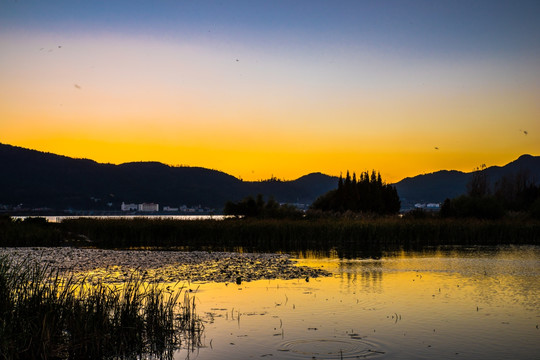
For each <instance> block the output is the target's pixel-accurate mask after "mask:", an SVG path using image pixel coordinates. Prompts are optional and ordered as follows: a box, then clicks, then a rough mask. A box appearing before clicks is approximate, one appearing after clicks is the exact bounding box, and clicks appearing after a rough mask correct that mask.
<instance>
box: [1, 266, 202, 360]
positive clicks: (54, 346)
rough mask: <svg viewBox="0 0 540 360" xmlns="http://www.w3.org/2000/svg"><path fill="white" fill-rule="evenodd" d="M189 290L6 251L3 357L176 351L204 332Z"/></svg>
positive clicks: (86, 356) (132, 355)
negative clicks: (92, 279)
mask: <svg viewBox="0 0 540 360" xmlns="http://www.w3.org/2000/svg"><path fill="white" fill-rule="evenodd" d="M181 293H182V290H181V289H179V290H178V291H176V292H174V293H168V292H165V291H164V290H163V289H162V288H161V287H159V286H158V285H156V284H154V285H150V284H148V283H146V282H145V279H144V278H143V277H142V276H139V275H133V276H132V277H131V279H130V280H129V281H127V282H126V283H124V284H122V286H121V287H111V286H108V285H106V284H103V283H98V284H88V283H85V281H84V279H83V280H75V278H74V277H73V276H63V275H61V274H60V273H59V272H58V271H55V270H52V269H49V268H47V267H43V266H40V265H38V264H35V263H28V262H23V263H21V264H14V263H12V262H10V261H9V259H7V258H6V257H0V358H4V359H30V358H31V359H37V358H42V359H68V358H71V359H103V358H141V357H143V356H146V357H156V358H172V355H173V352H174V351H175V350H176V349H178V348H180V347H182V346H183V347H187V348H194V347H195V346H198V345H199V344H200V341H201V335H202V332H203V325H202V322H201V320H200V319H199V317H198V316H197V315H196V313H195V302H194V301H193V299H190V298H189V296H188V294H187V293H185V292H184V293H185V294H186V295H185V296H186V297H185V298H184V299H183V301H182V299H181V295H180V294H181Z"/></svg>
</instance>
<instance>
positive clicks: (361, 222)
mask: <svg viewBox="0 0 540 360" xmlns="http://www.w3.org/2000/svg"><path fill="white" fill-rule="evenodd" d="M61 226H62V227H63V229H64V231H69V232H70V233H72V234H73V233H75V234H83V235H84V236H85V237H88V238H89V239H91V240H92V245H93V246H96V247H104V248H127V247H135V248H136V247H159V248H176V249H183V250H216V251H218V250H219V251H222V250H226V251H231V250H232V251H236V250H238V251H256V252H292V253H295V252H301V251H337V252H338V253H340V252H341V253H346V252H362V251H372V250H377V249H382V250H394V249H401V248H404V249H412V250H414V249H419V248H421V247H424V246H437V245H501V244H533V245H538V244H540V222H538V221H530V220H526V221H525V220H521V219H507V220H497V221H493V220H478V219H440V218H427V219H402V218H398V217H383V218H372V219H332V218H327V219H324V218H323V219H315V220H309V219H301V220H286V219H281V220H275V219H229V220H200V221H199V220H193V221H179V220H157V221H156V220H149V219H133V220H93V219H76V220H69V221H66V222H64V223H62V224H61ZM353 255H354V254H353Z"/></svg>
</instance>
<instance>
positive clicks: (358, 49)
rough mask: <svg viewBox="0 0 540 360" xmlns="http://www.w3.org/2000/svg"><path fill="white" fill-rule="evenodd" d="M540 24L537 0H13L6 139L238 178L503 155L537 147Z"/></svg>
mask: <svg viewBox="0 0 540 360" xmlns="http://www.w3.org/2000/svg"><path fill="white" fill-rule="evenodd" d="M539 18H540V2H539V1H517V2H512V1H332V2H331V1H223V2H217V1H215V2H210V1H152V2H151V1H23V0H19V1H3V0H2V1H0V142H3V143H9V144H13V145H19V146H25V147H30V148H35V149H39V150H43V151H51V152H57V153H61V154H64V155H68V156H77V157H88V158H92V159H95V160H98V161H102V162H113V163H119V162H125V161H138V160H157V161H163V162H165V163H169V164H185V165H193V166H205V167H210V168H215V169H219V170H223V171H225V172H228V173H231V174H232V175H235V176H240V177H243V178H244V179H260V178H267V177H269V176H270V175H274V176H278V177H280V178H295V177H297V176H300V175H303V174H305V173H307V172H311V171H322V172H325V173H329V174H339V172H340V171H344V170H346V169H350V170H352V171H362V170H365V169H371V168H376V169H379V170H380V171H381V172H382V174H383V177H386V178H387V179H388V180H389V181H397V180H400V179H401V178H403V177H405V176H411V175H415V174H417V173H423V172H430V171H435V170H438V169H442V168H452V169H459V170H465V171H470V170H472V168H474V167H476V166H479V165H480V164H484V163H485V164H487V165H500V164H504V163H506V162H508V161H511V160H513V159H515V158H516V157H517V156H519V155H520V154H522V153H531V154H533V155H538V153H539V152H540V136H539V134H540V105H539V104H540V21H538V19H539ZM59 46H60V47H59ZM525 131H526V132H527V134H525ZM436 148H438V149H436Z"/></svg>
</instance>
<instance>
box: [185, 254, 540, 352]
mask: <svg viewBox="0 0 540 360" xmlns="http://www.w3.org/2000/svg"><path fill="white" fill-rule="evenodd" d="M303 255H304V256H302V257H301V258H299V259H298V261H299V264H301V265H307V266H312V267H318V268H322V269H325V270H328V271H330V272H332V274H333V276H331V277H326V278H317V279H311V280H310V281H309V282H306V281H304V280H303V279H298V280H270V281H255V282H251V283H243V284H242V285H241V286H236V285H233V284H229V285H225V284H215V283H206V284H200V288H199V289H200V290H199V293H198V294H197V299H198V309H199V310H201V311H203V312H205V313H206V314H207V315H206V317H207V318H208V319H210V318H211V321H209V322H208V323H207V326H206V333H205V336H206V340H205V345H206V346H205V347H203V348H201V349H199V350H198V352H197V353H196V354H191V356H192V357H196V358H198V359H227V358H230V359H233V358H249V357H254V358H258V357H271V358H274V359H276V358H279V359H341V358H384V359H433V358H454V357H459V358H468V359H506V358H517V359H529V358H535V356H537V354H538V353H539V351H540V346H539V345H538V338H539V336H540V330H539V329H538V328H537V326H538V324H539V322H540V312H539V309H540V306H539V305H540V302H539V300H538V299H539V295H540V281H539V280H540V256H539V255H540V248H539V247H519V248H517V247H516V248H513V247H504V248H503V247H499V248H465V249H463V248H439V249H431V250H424V251H419V252H407V251H397V252H387V253H381V257H380V258H367V259H366V258H363V259H362V258H360V259H359V258H357V259H345V258H340V257H339V256H337V254H335V253H334V256H332V257H325V258H321V257H319V256H313V254H306V253H304V254H303ZM185 355H186V354H185V353H178V354H177V358H179V359H180V358H183V357H184V356H185Z"/></svg>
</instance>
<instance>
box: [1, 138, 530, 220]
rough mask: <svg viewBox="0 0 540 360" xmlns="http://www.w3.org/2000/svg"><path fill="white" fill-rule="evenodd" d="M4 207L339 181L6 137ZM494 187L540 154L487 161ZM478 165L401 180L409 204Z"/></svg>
mask: <svg viewBox="0 0 540 360" xmlns="http://www.w3.org/2000/svg"><path fill="white" fill-rule="evenodd" d="M0 168H1V169H2V171H1V172H0V209H1V206H2V204H4V205H10V206H15V205H18V204H23V205H24V207H25V208H40V207H48V208H53V209H58V210H61V209H77V210H79V209H100V210H119V209H120V204H121V203H122V202H126V203H142V202H155V203H158V204H160V206H161V207H163V206H166V205H168V206H172V207H178V206H180V205H187V206H198V205H201V206H203V207H210V208H215V209H217V210H218V211H219V210H220V209H222V207H223V206H224V204H225V202H226V201H229V200H230V201H239V200H241V199H243V198H244V197H246V196H248V195H256V194H263V195H264V196H266V197H268V196H273V197H274V198H275V200H276V201H278V202H281V203H300V204H311V203H312V202H313V201H315V199H317V198H318V197H319V196H320V195H323V194H325V193H326V192H328V191H330V190H333V189H335V188H337V180H338V179H337V178H336V177H332V176H328V175H324V174H321V173H312V174H308V175H305V176H302V177H300V178H298V179H296V180H292V181H282V180H277V179H270V180H265V181H255V182H252V181H242V180H240V179H237V178H236V177H234V176H231V175H228V174H226V173H224V172H221V171H216V170H210V169H205V168H201V167H173V166H169V165H165V164H162V163H159V162H133V163H125V164H120V165H113V164H101V163H97V162H95V161H93V160H88V159H73V158H70V157H66V156H61V155H55V154H50V153H44V152H39V151H35V150H29V149H24V148H21V147H16V146H11V145H4V144H0ZM484 171H486V174H487V178H488V180H489V182H490V184H491V186H492V187H493V186H494V184H495V182H496V181H497V180H499V179H500V178H501V177H503V176H505V175H510V174H516V173H517V172H520V171H527V172H528V173H529V175H530V177H531V178H532V179H534V180H535V181H536V182H539V181H540V157H539V156H531V155H523V156H520V157H519V158H518V159H516V160H515V161H513V162H511V163H509V164H507V165H505V166H492V167H489V168H487V169H485V170H484ZM471 177H472V172H470V173H465V172H461V171H456V170H450V171H449V170H441V171H437V172H434V173H431V174H423V175H418V176H414V177H410V178H405V179H403V180H401V181H399V182H397V183H395V184H394V185H395V187H396V189H397V191H398V194H399V197H400V199H401V205H402V209H408V208H412V207H414V204H415V203H429V202H435V203H440V202H443V201H444V200H445V199H446V198H454V197H457V196H459V195H462V194H464V193H466V191H467V183H468V182H469V181H470V179H471Z"/></svg>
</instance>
